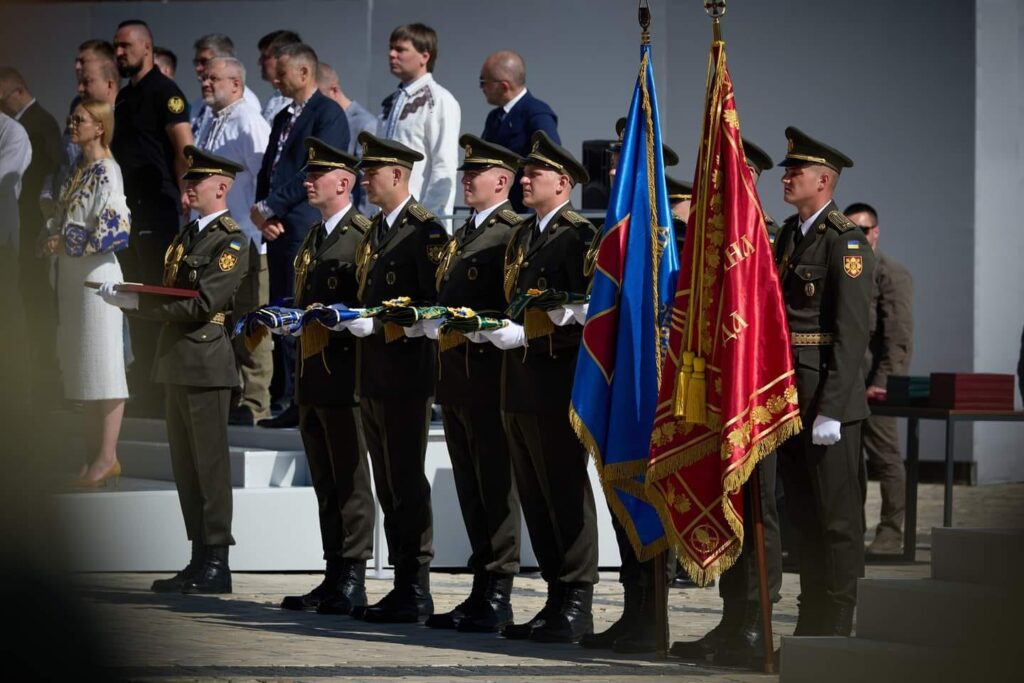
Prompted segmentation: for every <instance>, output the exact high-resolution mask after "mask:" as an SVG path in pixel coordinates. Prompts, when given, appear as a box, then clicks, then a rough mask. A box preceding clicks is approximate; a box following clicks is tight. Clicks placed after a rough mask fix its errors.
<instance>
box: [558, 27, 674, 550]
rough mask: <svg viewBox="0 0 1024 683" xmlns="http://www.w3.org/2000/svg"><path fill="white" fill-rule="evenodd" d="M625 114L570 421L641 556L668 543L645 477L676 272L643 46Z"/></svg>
mask: <svg viewBox="0 0 1024 683" xmlns="http://www.w3.org/2000/svg"><path fill="white" fill-rule="evenodd" d="M640 54H641V60H640V74H639V76H638V78H637V82H636V87H635V89H634V91H633V100H632V103H631V104H630V107H629V117H628V118H627V120H626V128H625V130H624V131H623V138H622V149H621V151H620V153H619V162H618V166H617V167H616V173H615V182H614V184H613V186H612V191H611V199H610V200H609V204H608V213H607V216H606V218H605V224H604V228H603V229H602V231H601V238H600V239H601V242H600V247H599V249H598V254H597V260H596V266H595V269H594V276H593V287H592V290H591V294H590V306H589V309H588V313H587V322H586V326H585V327H584V328H583V344H582V349H581V353H580V355H579V359H578V360H577V364H576V378H575V383H574V385H573V392H572V404H571V407H570V420H571V421H572V425H573V428H574V429H575V430H576V434H577V436H579V438H580V440H581V441H582V442H583V444H584V446H586V448H587V450H588V451H589V452H590V453H591V454H592V455H593V456H594V460H595V462H596V463H597V468H598V472H599V473H600V475H601V482H602V485H603V488H604V492H605V497H606V498H607V500H608V504H609V506H610V507H611V510H612V512H613V513H614V514H615V516H616V518H617V519H618V520H619V522H620V523H621V524H622V526H623V527H624V528H625V529H626V533H627V534H628V535H629V539H630V541H631V542H632V544H633V549H634V550H635V551H636V554H637V557H638V558H639V559H640V560H647V559H650V558H651V557H653V556H654V555H655V554H656V553H658V552H660V551H662V550H664V549H666V548H667V543H666V538H665V532H664V529H663V527H662V524H661V518H660V517H659V515H658V513H657V511H656V510H655V509H654V508H653V507H652V506H651V505H650V504H648V502H647V500H646V497H645V494H644V479H645V474H646V470H647V461H648V457H649V454H650V441H651V431H652V429H653V425H654V414H655V409H656V407H657V401H658V389H659V386H660V373H661V362H662V357H663V354H664V350H665V348H666V342H667V338H668V327H669V322H670V321H669V316H670V306H671V303H672V300H673V298H674V296H675V286H676V279H677V277H678V274H679V256H678V254H677V252H676V245H675V240H674V239H673V234H672V227H671V226H672V215H671V212H670V209H669V201H668V192H667V191H666V188H665V165H664V158H663V155H662V143H661V124H660V122H659V118H658V99H657V97H656V95H655V90H654V71H653V69H652V66H651V47H650V45H643V46H642V47H641V51H640Z"/></svg>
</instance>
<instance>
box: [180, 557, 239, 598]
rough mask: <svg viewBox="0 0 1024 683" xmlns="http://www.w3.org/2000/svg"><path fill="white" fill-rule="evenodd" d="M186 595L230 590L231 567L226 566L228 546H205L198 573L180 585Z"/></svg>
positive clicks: (218, 592)
mask: <svg viewBox="0 0 1024 683" xmlns="http://www.w3.org/2000/svg"><path fill="white" fill-rule="evenodd" d="M181 592H182V593H185V594H186V595H199V594H204V595H205V594H220V593H230V592H231V569H230V568H229V567H228V546H226V545H208V546H206V560H205V561H204V562H203V568H202V570H201V571H200V572H199V575H198V576H196V577H195V578H193V579H190V580H189V581H186V582H185V585H184V586H182V587H181Z"/></svg>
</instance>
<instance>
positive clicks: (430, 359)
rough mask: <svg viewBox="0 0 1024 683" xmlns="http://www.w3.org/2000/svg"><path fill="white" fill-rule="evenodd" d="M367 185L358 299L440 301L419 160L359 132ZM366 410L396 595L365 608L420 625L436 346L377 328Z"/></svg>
mask: <svg viewBox="0 0 1024 683" xmlns="http://www.w3.org/2000/svg"><path fill="white" fill-rule="evenodd" d="M359 144H360V145H361V147H362V160H361V161H360V162H359V170H361V171H362V172H363V180H362V185H363V187H364V188H365V189H366V196H367V198H368V199H369V200H370V202H371V203H373V204H376V205H377V206H379V207H381V211H380V212H378V213H377V215H376V216H374V219H373V224H372V225H371V227H370V229H369V230H368V231H367V232H366V235H365V237H364V239H363V244H362V245H361V247H360V255H359V262H358V264H359V270H358V276H359V299H360V301H361V302H362V305H363V306H366V307H371V306H379V305H381V303H382V302H384V301H388V300H390V299H395V298H397V297H409V298H410V299H411V300H412V304H413V305H414V306H430V305H433V304H434V303H435V301H436V299H437V285H436V282H435V278H436V275H437V265H438V263H439V262H440V260H441V251H442V250H443V249H444V245H445V243H446V242H447V241H448V235H447V233H446V232H445V230H444V228H443V227H442V226H441V223H440V222H439V221H438V219H437V217H436V216H434V214H432V213H430V212H429V211H427V210H426V209H425V208H423V206H421V205H420V204H419V203H418V202H417V201H416V200H415V198H413V196H412V195H411V194H409V175H410V173H412V168H413V165H414V164H415V163H417V162H420V161H422V160H423V155H422V154H420V153H419V152H417V151H415V150H413V149H410V148H408V147H406V146H405V145H403V144H402V143H400V142H395V141H393V140H384V139H381V138H378V137H376V136H374V135H371V134H370V133H367V132H365V131H364V132H362V133H360V134H359ZM361 353H362V358H361V360H360V368H359V372H360V374H359V387H360V391H359V394H360V399H361V400H360V408H361V411H362V418H363V430H364V432H365V434H366V442H367V445H368V446H369V449H370V459H371V462H372V464H373V478H374V482H375V485H376V487H377V498H378V500H379V501H380V505H381V508H382V509H383V511H384V533H385V535H386V536H387V540H388V553H389V555H390V558H389V559H390V562H389V563H390V564H391V565H393V566H394V568H395V581H394V588H393V589H392V590H391V592H389V593H388V594H387V595H386V596H385V597H384V598H383V599H382V600H380V602H378V603H376V604H375V605H371V606H370V607H367V608H366V611H365V613H364V615H363V616H364V618H365V619H366V620H367V621H373V622H380V623H396V622H416V621H419V620H420V619H422V618H424V617H428V616H430V615H431V614H433V613H434V603H433V600H432V599H431V597H430V561H431V559H433V557H434V549H433V521H432V519H431V507H430V483H429V482H428V481H427V477H426V475H425V474H424V472H423V465H424V461H425V459H426V453H427V429H428V427H429V425H430V405H431V400H432V397H433V395H434V381H435V380H436V378H437V365H436V363H435V358H436V356H437V348H436V346H435V345H434V342H433V341H431V340H430V339H427V338H425V337H422V336H421V337H415V338H410V337H407V336H402V337H400V338H399V339H395V340H392V341H390V342H389V341H388V339H387V337H386V335H385V333H384V332H383V331H380V330H378V331H376V332H375V333H373V334H371V335H370V336H367V337H366V338H365V339H363V341H362V350H361Z"/></svg>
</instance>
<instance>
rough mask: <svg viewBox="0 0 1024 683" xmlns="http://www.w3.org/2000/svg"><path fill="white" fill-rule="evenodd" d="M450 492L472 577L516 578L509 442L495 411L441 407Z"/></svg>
mask: <svg viewBox="0 0 1024 683" xmlns="http://www.w3.org/2000/svg"><path fill="white" fill-rule="evenodd" d="M442 415H443V416H444V435H445V440H446V441H447V443H448V455H449V457H450V458H451V461H452V474H453V475H454V477H455V491H456V492H457V493H458V496H459V507H460V508H461V509H462V520H463V521H464V522H465V524H466V533H467V534H468V535H469V544H470V547H472V549H473V555H472V557H471V558H470V560H469V566H470V568H471V569H472V570H473V572H474V573H480V572H498V573H501V574H516V573H518V572H519V527H520V521H519V515H520V512H519V494H518V493H517V492H516V487H515V485H514V484H513V482H512V463H511V461H510V460H509V455H508V439H506V438H505V428H504V426H503V425H502V422H501V413H500V412H499V411H498V410H497V409H496V408H475V407H473V406H461V405H448V406H443V407H442Z"/></svg>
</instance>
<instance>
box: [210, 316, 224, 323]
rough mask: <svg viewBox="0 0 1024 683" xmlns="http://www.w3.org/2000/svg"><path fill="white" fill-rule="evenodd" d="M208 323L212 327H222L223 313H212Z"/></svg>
mask: <svg viewBox="0 0 1024 683" xmlns="http://www.w3.org/2000/svg"><path fill="white" fill-rule="evenodd" d="M208 322H211V323H213V324H214V325H223V324H224V314H223V313H214V314H213V317H212V318H210V320H209V321H208Z"/></svg>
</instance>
